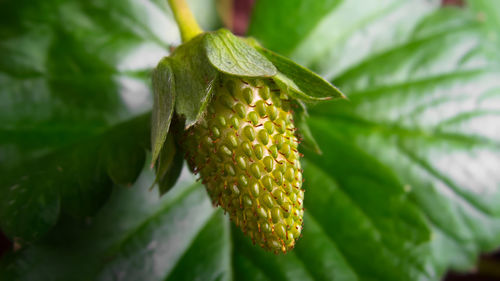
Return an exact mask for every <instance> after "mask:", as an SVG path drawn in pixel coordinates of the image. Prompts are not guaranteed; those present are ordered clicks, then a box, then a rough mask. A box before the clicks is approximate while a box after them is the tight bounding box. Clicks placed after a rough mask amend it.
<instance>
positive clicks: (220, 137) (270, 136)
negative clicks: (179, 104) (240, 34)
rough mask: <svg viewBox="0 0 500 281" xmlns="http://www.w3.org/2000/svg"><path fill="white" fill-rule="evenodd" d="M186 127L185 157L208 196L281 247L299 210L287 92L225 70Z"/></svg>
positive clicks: (297, 223) (262, 239)
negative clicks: (202, 110)
mask: <svg viewBox="0 0 500 281" xmlns="http://www.w3.org/2000/svg"><path fill="white" fill-rule="evenodd" d="M216 87H217V88H216V89H214V90H215V91H214V96H213V100H212V101H211V103H210V105H209V106H208V108H207V112H206V116H205V118H204V119H203V120H202V121H201V122H200V123H199V124H197V125H195V126H194V127H192V128H190V129H189V130H188V131H187V132H186V133H185V135H184V139H183V144H182V145H183V146H184V148H185V151H186V152H187V153H186V159H187V161H188V163H189V166H190V167H191V169H192V170H193V172H194V173H199V174H200V175H201V179H202V181H203V183H204V184H205V186H206V188H207V190H208V193H209V195H210V197H211V199H212V202H213V204H214V205H216V206H221V207H222V208H223V209H224V210H225V211H226V212H227V213H229V215H230V218H231V220H232V221H233V222H234V223H235V224H236V225H237V226H239V227H240V228H241V229H242V231H243V232H244V233H245V234H246V235H248V236H249V237H250V238H251V239H252V241H253V242H254V243H257V244H258V245H260V246H261V247H263V248H264V249H266V250H270V251H274V252H278V251H282V252H286V251H288V250H289V249H292V248H293V247H294V246H295V241H296V239H297V238H298V237H299V236H300V233H301V230H302V218H303V214H304V208H303V199H304V191H303V190H302V189H301V187H302V171H301V167H300V162H299V152H298V151H297V145H298V141H297V138H296V136H295V127H294V124H293V115H292V112H291V108H290V102H289V100H288V97H287V95H286V93H283V92H281V91H280V90H279V88H278V87H277V86H276V85H275V84H274V83H273V82H272V81H271V80H267V79H256V80H249V79H246V78H245V79H243V78H230V77H225V78H223V79H221V81H220V83H219V84H218V85H216Z"/></svg>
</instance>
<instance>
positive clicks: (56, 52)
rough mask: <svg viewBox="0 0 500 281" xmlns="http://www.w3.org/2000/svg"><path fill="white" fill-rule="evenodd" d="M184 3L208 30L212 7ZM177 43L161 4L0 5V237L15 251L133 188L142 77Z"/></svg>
mask: <svg viewBox="0 0 500 281" xmlns="http://www.w3.org/2000/svg"><path fill="white" fill-rule="evenodd" d="M191 2H192V3H191V4H196V3H195V2H198V4H199V5H196V6H197V8H203V10H202V11H199V12H198V14H199V13H200V12H201V13H203V20H202V24H203V25H204V27H205V28H213V27H216V26H214V24H216V22H217V21H216V20H214V19H215V17H214V13H213V5H212V3H209V2H208V1H191ZM207 5H209V6H210V9H206V6H207ZM204 7H205V8H204ZM158 23H160V24H158ZM179 41H180V40H179V34H178V30H177V27H176V26H175V23H174V21H173V19H172V18H171V16H170V11H169V9H168V8H167V3H166V1H156V0H154V1H145V2H141V3H139V2H137V1H134V0H125V1H120V2H116V1H111V0H103V1H93V0H92V1H83V0H78V1H70V2H65V1H55V0H48V1H35V2H33V1H26V0H21V1H15V2H12V1H3V2H2V3H1V4H0V51H1V53H2V56H1V57H0V84H1V85H2V87H0V104H1V106H0V108H1V110H0V170H1V171H2V173H0V174H1V175H0V192H1V194H2V196H0V197H1V198H0V227H1V228H2V231H3V232H5V233H6V234H7V235H8V236H9V237H10V238H12V239H14V238H18V241H20V242H21V244H23V245H24V244H25V243H24V242H28V241H34V240H36V239H39V238H42V237H43V236H44V235H45V233H47V232H48V231H49V230H50V229H51V227H52V226H53V225H54V224H55V223H56V222H57V221H58V219H59V217H60V216H61V215H63V217H66V216H71V217H78V218H82V217H86V216H89V215H92V214H94V213H95V212H96V211H97V210H98V209H99V208H100V207H101V206H102V204H103V203H104V202H106V201H107V198H108V197H109V194H110V192H111V190H112V186H113V185H114V184H124V185H129V184H130V183H132V182H133V181H135V179H136V178H137V176H138V174H139V172H140V171H141V169H142V167H143V165H144V159H145V149H146V148H148V147H150V137H149V136H150V131H149V130H150V120H149V118H150V114H148V113H147V112H148V111H150V109H151V104H152V98H151V97H152V94H151V90H150V81H151V80H150V79H151V75H150V73H151V70H152V69H153V68H154V67H155V66H156V64H157V63H158V61H160V59H161V58H162V57H164V56H166V55H168V50H169V46H171V45H173V44H178V43H179Z"/></svg>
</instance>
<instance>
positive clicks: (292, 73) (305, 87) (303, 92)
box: [256, 46, 345, 102]
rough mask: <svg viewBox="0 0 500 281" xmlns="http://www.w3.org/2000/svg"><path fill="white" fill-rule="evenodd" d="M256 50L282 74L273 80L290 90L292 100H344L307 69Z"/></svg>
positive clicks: (267, 52) (336, 91)
mask: <svg viewBox="0 0 500 281" xmlns="http://www.w3.org/2000/svg"><path fill="white" fill-rule="evenodd" d="M256 48H257V50H258V51H259V52H260V53H262V54H263V55H264V56H265V57H266V58H268V59H269V60H270V61H271V62H272V63H273V64H274V66H276V68H278V70H279V72H280V73H282V74H283V75H277V76H276V77H273V78H274V79H275V80H277V82H278V84H281V85H283V86H285V87H286V88H287V89H288V90H291V95H292V96H293V97H294V98H297V99H300V100H303V101H309V102H312V101H322V100H330V99H332V98H333V99H336V98H345V96H344V94H342V92H340V90H339V89H337V88H336V87H335V86H333V85H332V84H330V83H329V82H328V81H326V80H324V79H323V78H321V77H320V76H319V75H317V74H316V73H314V72H312V71H310V70H309V69H307V68H304V67H303V66H300V65H298V64H296V63H295V62H293V61H292V60H290V59H287V58H285V57H283V56H280V55H278V54H276V53H274V52H272V51H270V50H267V49H265V48H262V47H259V46H256ZM284 76H285V77H284ZM283 86H282V87H283Z"/></svg>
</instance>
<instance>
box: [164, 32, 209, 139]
mask: <svg viewBox="0 0 500 281" xmlns="http://www.w3.org/2000/svg"><path fill="white" fill-rule="evenodd" d="M206 35H207V34H205V33H204V34H201V35H199V36H197V37H195V38H193V39H191V40H190V41H188V42H187V43H185V44H182V45H181V46H179V47H178V48H177V49H176V50H175V51H174V53H173V54H172V56H171V57H170V59H171V66H172V69H173V72H174V77H175V93H176V101H175V112H176V113H177V114H178V115H180V116H182V117H183V118H184V119H185V128H186V129H187V128H189V127H191V126H193V125H194V124H195V123H196V122H198V121H199V119H200V118H201V117H202V115H203V113H204V112H205V108H206V107H207V105H208V103H209V102H210V100H211V98H212V90H213V86H214V83H215V81H216V78H217V75H218V72H217V71H216V70H215V69H214V68H213V67H212V66H211V65H210V63H209V62H208V59H207V57H206V55H205V52H204V47H203V38H204V37H205V36H206Z"/></svg>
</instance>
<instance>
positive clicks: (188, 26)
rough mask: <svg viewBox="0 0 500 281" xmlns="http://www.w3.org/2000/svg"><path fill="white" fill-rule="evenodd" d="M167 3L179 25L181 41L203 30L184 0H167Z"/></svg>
mask: <svg viewBox="0 0 500 281" xmlns="http://www.w3.org/2000/svg"><path fill="white" fill-rule="evenodd" d="M168 4H169V5H170V8H171V9H172V12H173V13H174V17H175V21H176V22H177V25H178V26H179V31H180V32H181V37H182V42H187V41H189V40H191V39H192V38H193V37H195V36H196V35H198V34H200V33H202V32H203V31H202V30H201V28H200V26H199V25H198V23H197V22H196V19H195V18H194V16H193V13H192V12H191V10H190V9H189V6H188V5H187V3H186V0H168Z"/></svg>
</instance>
